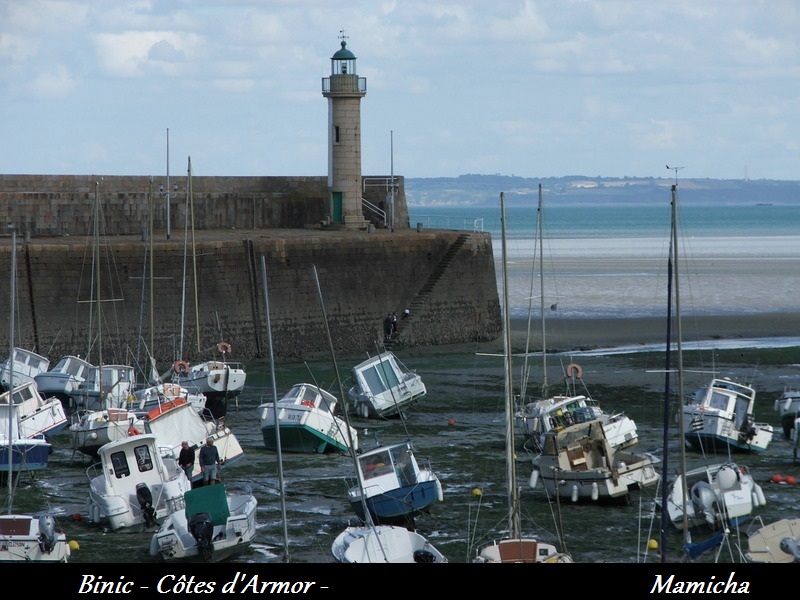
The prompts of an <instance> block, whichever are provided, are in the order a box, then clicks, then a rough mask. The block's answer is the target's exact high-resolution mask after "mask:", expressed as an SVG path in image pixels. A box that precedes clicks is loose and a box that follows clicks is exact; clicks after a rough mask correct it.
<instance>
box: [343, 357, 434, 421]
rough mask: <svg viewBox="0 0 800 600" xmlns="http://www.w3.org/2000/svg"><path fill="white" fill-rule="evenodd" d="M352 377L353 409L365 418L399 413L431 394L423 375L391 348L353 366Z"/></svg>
mask: <svg viewBox="0 0 800 600" xmlns="http://www.w3.org/2000/svg"><path fill="white" fill-rule="evenodd" d="M352 379H353V385H352V387H351V388H350V389H349V390H348V392H347V395H348V397H349V399H350V410H351V411H352V414H354V415H357V416H360V417H363V418H365V419H366V418H372V419H384V418H387V417H396V416H399V415H401V414H403V413H405V412H406V411H407V410H408V409H410V408H411V407H412V406H414V404H416V403H417V402H418V401H419V400H421V399H422V398H424V397H425V395H426V394H427V389H426V387H425V384H424V383H423V381H422V377H421V376H420V375H418V374H417V373H416V372H415V371H412V370H410V369H408V368H407V367H406V366H405V365H404V364H403V363H402V362H400V359H398V358H397V356H396V355H395V354H394V353H393V352H389V351H386V352H381V353H380V354H378V355H376V356H372V357H370V358H368V359H367V360H365V361H364V362H362V363H359V364H358V365H356V366H355V367H353V370H352Z"/></svg>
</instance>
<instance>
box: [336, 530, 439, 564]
mask: <svg viewBox="0 0 800 600" xmlns="http://www.w3.org/2000/svg"><path fill="white" fill-rule="evenodd" d="M331 553H332V554H333V557H334V558H335V559H336V560H337V562H340V563H446V562H447V559H446V558H445V557H444V555H443V554H442V553H441V552H439V551H438V550H437V549H436V548H435V547H434V546H433V544H431V543H430V542H429V541H428V540H427V539H426V538H425V536H423V535H422V534H419V533H416V532H414V531H410V530H408V529H406V528H405V527H401V526H399V525H373V526H369V525H365V526H358V527H347V528H346V529H345V530H344V531H343V532H342V533H340V534H339V535H337V536H336V539H334V540H333V544H332V546H331Z"/></svg>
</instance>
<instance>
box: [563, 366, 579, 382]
mask: <svg viewBox="0 0 800 600" xmlns="http://www.w3.org/2000/svg"><path fill="white" fill-rule="evenodd" d="M564 371H565V372H566V373H567V377H572V378H575V379H583V367H581V366H580V365H579V364H578V363H569V364H568V365H567V368H566V369H564Z"/></svg>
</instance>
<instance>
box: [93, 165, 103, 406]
mask: <svg viewBox="0 0 800 600" xmlns="http://www.w3.org/2000/svg"><path fill="white" fill-rule="evenodd" d="M99 187H100V182H99V181H95V182H94V277H95V291H96V293H97V389H98V390H100V400H102V399H103V393H102V390H103V386H102V381H103V319H102V311H101V310H100V199H99V196H98V193H97V192H98V188H99Z"/></svg>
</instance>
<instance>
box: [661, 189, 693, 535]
mask: <svg viewBox="0 0 800 600" xmlns="http://www.w3.org/2000/svg"><path fill="white" fill-rule="evenodd" d="M672 253H673V255H674V257H675V260H674V263H675V264H674V265H673V269H674V271H675V316H676V319H675V337H676V342H677V351H678V370H677V373H678V407H679V410H680V411H681V412H680V417H681V420H679V421H678V423H679V426H678V429H679V430H680V446H681V473H682V475H681V485H682V486H683V489H682V490H681V496H682V498H683V541H684V546H685V545H686V544H689V543H690V542H691V541H692V536H691V533H690V532H689V515H688V514H686V504H687V497H688V494H689V486H688V484H687V482H686V439H685V438H686V436H685V434H684V431H683V420H682V419H683V345H682V340H683V333H682V331H681V293H680V289H681V286H680V284H679V280H678V184H677V183H676V184H675V185H673V186H672ZM666 508H667V507H666V506H664V510H666Z"/></svg>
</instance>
